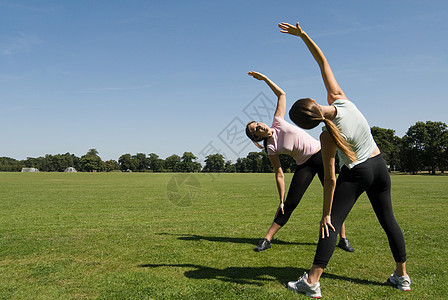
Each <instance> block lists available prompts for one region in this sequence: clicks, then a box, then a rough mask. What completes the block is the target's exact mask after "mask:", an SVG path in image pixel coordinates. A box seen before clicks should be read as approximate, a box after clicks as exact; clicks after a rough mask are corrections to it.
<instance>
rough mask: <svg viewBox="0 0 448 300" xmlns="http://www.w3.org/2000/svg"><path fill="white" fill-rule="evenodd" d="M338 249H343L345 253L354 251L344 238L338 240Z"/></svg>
mask: <svg viewBox="0 0 448 300" xmlns="http://www.w3.org/2000/svg"><path fill="white" fill-rule="evenodd" d="M338 247H339V248H341V249H343V250H345V251H347V252H353V251H355V249H353V247H352V245H350V242H349V241H348V240H347V239H345V238H341V239H340V240H339V243H338Z"/></svg>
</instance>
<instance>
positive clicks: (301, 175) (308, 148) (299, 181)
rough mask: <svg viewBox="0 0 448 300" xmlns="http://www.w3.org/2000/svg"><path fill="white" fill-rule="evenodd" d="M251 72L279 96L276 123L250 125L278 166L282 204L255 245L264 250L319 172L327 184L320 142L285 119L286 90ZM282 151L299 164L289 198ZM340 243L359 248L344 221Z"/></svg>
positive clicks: (248, 129) (248, 132) (248, 128)
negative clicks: (351, 242)
mask: <svg viewBox="0 0 448 300" xmlns="http://www.w3.org/2000/svg"><path fill="white" fill-rule="evenodd" d="M249 75H250V76H252V77H254V78H255V79H258V80H263V81H264V82H266V84H267V85H268V86H269V87H270V88H271V90H272V91H273V92H274V93H275V95H276V96H277V98H278V100H277V108H276V110H275V113H274V121H273V123H272V127H269V126H267V125H266V124H264V123H258V122H255V121H252V122H249V123H248V124H247V126H246V135H247V136H248V137H249V138H250V139H251V140H252V141H253V142H254V143H255V144H256V145H257V147H259V148H261V149H262V148H263V147H262V146H261V145H260V144H259V142H261V141H263V143H264V149H265V151H266V152H267V154H268V158H269V160H270V162H271V164H272V167H273V168H274V172H275V179H276V182H277V189H278V193H279V197H280V204H279V207H278V209H277V212H276V214H275V217H274V221H273V222H272V225H271V227H270V228H269V230H268V233H267V234H266V236H265V238H264V239H261V240H260V241H259V242H258V245H257V247H256V248H255V249H254V251H256V252H260V251H263V250H266V249H269V248H271V240H272V238H273V236H274V235H275V234H276V233H277V231H278V230H279V229H280V228H282V227H283V226H284V225H285V224H286V222H288V220H289V218H290V216H291V214H292V212H293V211H294V209H295V208H296V207H297V205H298V204H299V202H300V200H301V199H302V196H303V194H304V193H305V191H306V189H307V188H308V186H309V185H310V184H311V182H312V181H313V178H314V175H316V173H317V174H318V176H319V179H320V182H321V183H322V185H323V175H324V168H323V163H322V155H321V152H320V143H319V141H317V140H316V139H315V138H313V137H312V136H311V135H309V134H308V133H307V132H305V131H304V130H303V129H301V128H299V127H297V126H294V125H292V124H290V123H288V122H286V121H285V119H284V116H285V111H286V95H285V92H284V91H283V90H282V89H281V88H280V87H278V86H277V85H276V84H275V83H274V82H272V81H271V80H270V79H269V78H268V77H266V76H265V75H263V74H260V73H257V72H253V71H252V72H249ZM280 154H288V155H290V156H292V157H293V158H294V160H295V161H296V163H297V168H296V170H295V172H294V176H293V178H292V180H291V184H290V187H289V190H288V195H287V197H286V200H284V196H285V179H284V175H283V171H282V166H281V164H280V158H279V155H280ZM338 246H339V247H340V248H342V249H344V250H345V251H349V252H353V251H355V250H354V249H353V247H352V246H351V245H350V243H349V241H348V240H347V238H346V237H345V226H344V225H342V229H341V231H340V240H339V243H338Z"/></svg>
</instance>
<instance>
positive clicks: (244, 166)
mask: <svg viewBox="0 0 448 300" xmlns="http://www.w3.org/2000/svg"><path fill="white" fill-rule="evenodd" d="M235 169H236V171H237V172H238V173H248V172H250V171H249V166H248V159H247V157H239V158H237V159H236V163H235Z"/></svg>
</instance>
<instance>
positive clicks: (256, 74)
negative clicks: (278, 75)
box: [247, 71, 266, 80]
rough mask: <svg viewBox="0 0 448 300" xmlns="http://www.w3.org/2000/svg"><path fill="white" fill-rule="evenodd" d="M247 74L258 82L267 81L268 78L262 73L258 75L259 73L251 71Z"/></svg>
mask: <svg viewBox="0 0 448 300" xmlns="http://www.w3.org/2000/svg"><path fill="white" fill-rule="evenodd" d="M247 74H248V75H250V76H252V77H253V78H255V79H258V80H265V79H266V76H265V75H263V74H261V73H258V72H254V71H250V72H249V73H247Z"/></svg>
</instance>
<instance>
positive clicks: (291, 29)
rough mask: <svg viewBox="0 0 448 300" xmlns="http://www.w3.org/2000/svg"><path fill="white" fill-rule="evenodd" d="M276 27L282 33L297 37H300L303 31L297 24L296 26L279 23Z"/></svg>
mask: <svg viewBox="0 0 448 300" xmlns="http://www.w3.org/2000/svg"><path fill="white" fill-rule="evenodd" d="M278 27H280V29H282V30H280V32H283V33H289V34H292V35H297V36H301V35H302V34H303V30H302V28H300V26H299V22H297V23H296V26H294V25H291V24H288V23H283V22H282V23H280V24H278Z"/></svg>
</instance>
